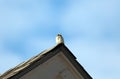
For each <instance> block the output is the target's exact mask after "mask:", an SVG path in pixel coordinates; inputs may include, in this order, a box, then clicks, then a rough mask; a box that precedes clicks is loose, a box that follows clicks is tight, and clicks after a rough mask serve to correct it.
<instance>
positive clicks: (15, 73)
mask: <svg viewBox="0 0 120 79" xmlns="http://www.w3.org/2000/svg"><path fill="white" fill-rule="evenodd" d="M59 51H63V53H64V55H65V56H66V57H67V58H68V59H69V60H70V61H71V63H72V64H73V66H74V67H75V68H76V69H77V70H78V72H79V73H80V74H81V75H82V76H83V77H84V78H85V79H92V77H91V76H90V75H89V74H88V73H87V72H86V71H85V69H84V68H83V67H82V66H81V65H80V64H79V63H78V62H77V61H76V57H75V56H74V55H73V54H72V53H71V51H70V50H69V49H68V48H67V47H66V46H65V45H64V44H63V43H61V44H57V45H56V46H54V47H52V48H50V49H47V50H45V51H43V52H41V53H40V54H38V55H37V56H34V57H32V58H31V59H29V60H28V61H26V62H23V63H21V64H19V65H17V66H16V67H14V68H12V69H10V70H8V71H7V72H5V73H4V74H2V75H1V76H0V79H19V78H20V77H22V76H23V75H25V74H26V73H28V72H29V71H31V70H32V69H34V68H36V67H37V66H39V65H40V64H42V63H44V62H45V61H47V60H48V59H50V58H51V57H53V56H54V55H56V54H57V53H59Z"/></svg>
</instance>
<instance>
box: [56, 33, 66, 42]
mask: <svg viewBox="0 0 120 79" xmlns="http://www.w3.org/2000/svg"><path fill="white" fill-rule="evenodd" d="M60 43H64V39H63V37H62V35H61V34H58V35H57V36H56V44H60Z"/></svg>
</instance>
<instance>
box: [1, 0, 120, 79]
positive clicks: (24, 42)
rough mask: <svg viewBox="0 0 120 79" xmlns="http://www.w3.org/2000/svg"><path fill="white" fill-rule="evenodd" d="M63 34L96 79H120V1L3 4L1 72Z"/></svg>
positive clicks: (17, 1)
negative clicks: (59, 34)
mask: <svg viewBox="0 0 120 79" xmlns="http://www.w3.org/2000/svg"><path fill="white" fill-rule="evenodd" d="M58 33H61V34H62V36H63V37H64V41H65V45H66V46H67V47H68V48H69V49H70V51H71V52H72V53H73V54H74V55H75V56H76V58H77V61H78V62H79V63H80V64H81V65H82V66H83V67H84V68H85V70H86V71H87V72H88V73H89V74H90V75H91V76H92V78H93V79H120V0H0V73H1V74H2V73H4V72H5V71H7V70H9V69H10V68H13V67H15V66H16V65H18V64H19V63H21V62H23V61H26V60H28V59H30V58H31V57H33V56H35V55H37V54H39V53H40V52H41V51H43V50H45V49H48V48H51V47H53V46H55V45H56V43H55V37H56V35H57V34H58Z"/></svg>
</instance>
